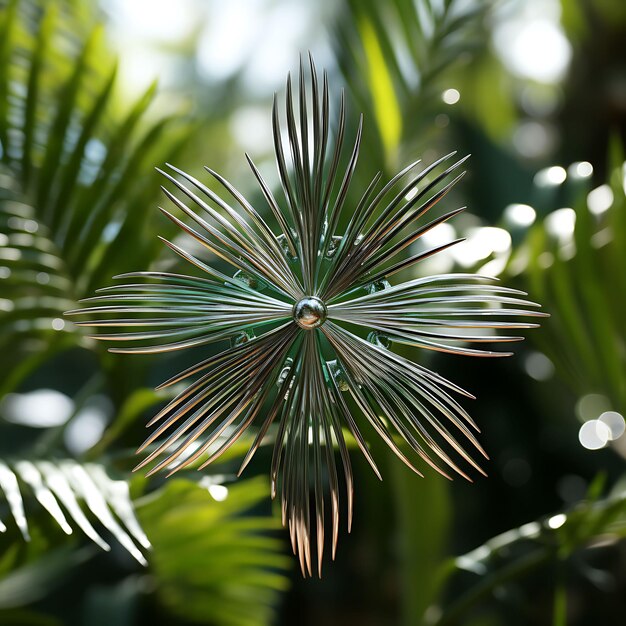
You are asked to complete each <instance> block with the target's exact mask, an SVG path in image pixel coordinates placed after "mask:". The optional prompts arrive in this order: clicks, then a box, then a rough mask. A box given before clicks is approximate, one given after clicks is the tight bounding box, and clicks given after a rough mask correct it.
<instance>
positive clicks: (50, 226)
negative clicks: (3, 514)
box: [0, 0, 187, 389]
mask: <svg viewBox="0 0 626 626" xmlns="http://www.w3.org/2000/svg"><path fill="white" fill-rule="evenodd" d="M67 11H68V7H66V5H65V3H63V2H47V3H45V5H43V6H42V7H41V8H39V6H38V4H37V3H33V2H28V1H26V0H23V1H19V0H14V1H11V2H9V3H8V6H7V7H6V8H5V10H3V11H2V13H0V32H2V34H3V36H2V38H1V39H2V43H1V44H0V58H1V59H2V62H1V63H0V244H1V245H2V247H1V248H0V275H1V276H2V278H3V287H4V288H3V291H2V300H1V301H0V305H1V306H0V336H1V337H2V339H1V341H0V345H1V347H2V349H3V350H5V351H6V352H7V353H9V354H11V360H10V363H9V369H10V371H11V372H12V376H11V378H10V380H9V381H3V382H4V384H3V387H4V388H5V389H6V388H7V387H9V384H10V385H15V384H16V383H17V382H18V380H19V378H20V377H22V376H23V375H24V374H25V373H26V371H27V370H28V369H29V368H32V367H34V366H35V365H36V364H37V363H40V362H41V361H42V360H43V354H44V353H45V354H46V355H49V354H50V353H52V352H54V351H55V350H58V349H61V348H63V347H65V346H67V345H71V344H72V343H74V344H75V343H76V342H78V341H80V335H79V334H76V333H75V331H74V329H73V328H71V327H66V326H65V325H64V324H63V322H62V321H61V316H62V312H63V311H64V310H66V309H67V307H68V303H70V302H75V301H76V300H78V299H79V298H80V297H81V296H82V295H83V294H85V293H87V292H89V291H90V290H91V289H92V288H93V285H94V284H96V283H98V282H100V281H101V280H102V278H103V276H106V275H108V272H109V271H110V269H111V268H112V267H116V265H119V262H120V258H128V257H129V256H130V257H132V258H135V259H136V260H137V261H138V262H142V263H150V262H151V261H152V260H153V259H154V257H155V254H156V249H155V242H156V238H155V239H151V238H150V237H142V238H140V239H139V240H138V239H137V238H136V236H135V235H136V233H137V232H138V231H142V232H144V231H146V229H147V230H150V228H151V223H152V220H153V217H152V216H153V214H152V212H151V211H150V210H147V209H149V207H150V206H151V203H152V200H153V198H154V193H153V190H152V187H151V186H150V185H146V184H145V183H144V182H143V181H142V176H143V175H144V174H145V172H146V171H150V170H151V164H152V163H153V162H154V160H155V159H156V160H160V158H161V155H163V154H168V155H170V156H171V155H175V154H176V153H177V150H178V149H179V148H180V147H181V145H182V141H183V138H184V136H185V135H186V133H187V130H186V129H185V128H183V125H180V124H177V123H176V121H175V119H174V118H166V119H157V120H156V121H152V122H150V123H147V122H145V121H144V118H145V113H146V110H147V108H148V107H149V105H150V103H151V101H152V100H153V97H154V87H150V88H149V89H148V90H147V91H146V93H145V94H144V95H142V96H141V97H140V98H139V99H138V100H137V102H136V103H135V104H134V105H132V106H130V107H129V108H128V110H126V111H125V110H124V109H123V108H122V109H120V108H119V106H118V105H117V103H116V101H115V89H114V87H115V75H116V64H115V61H114V59H112V58H111V57H110V55H109V54H108V53H107V52H106V50H105V48H104V45H103V43H102V41H101V40H102V36H101V28H100V27H99V26H96V27H95V28H94V29H93V30H92V31H91V33H88V34H87V36H86V37H85V38H84V41H83V38H82V37H80V36H76V35H75V34H73V33H71V31H68V29H67V27H66V22H67V20H68V16H67V14H66V13H67ZM83 30H84V29H83ZM60 50H63V54H61V53H60V52H59V51H60ZM22 86H23V88H22ZM9 388H10V387H9Z"/></svg>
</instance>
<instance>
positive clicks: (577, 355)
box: [505, 151, 626, 414]
mask: <svg viewBox="0 0 626 626" xmlns="http://www.w3.org/2000/svg"><path fill="white" fill-rule="evenodd" d="M577 165H578V164H576V163H574V164H572V166H571V167H570V168H568V172H567V175H566V176H565V178H564V180H563V181H562V182H561V183H558V184H555V183H553V182H550V177H549V176H546V173H547V170H546V171H543V172H539V173H538V174H537V176H536V177H535V189H534V196H535V201H534V202H533V204H534V206H535V208H536V210H537V213H538V214H539V216H540V217H539V219H537V220H536V222H535V223H534V224H533V225H532V226H531V227H529V228H527V229H526V230H525V232H522V233H520V234H519V241H518V244H517V245H516V246H515V248H514V250H513V252H512V254H511V257H510V259H509V262H508V265H507V268H506V270H505V272H506V273H507V274H508V275H509V276H511V277H513V278H514V279H518V278H521V279H522V280H523V281H524V282H523V285H524V286H527V287H528V288H530V289H532V290H533V292H534V293H537V294H538V296H539V297H540V298H541V299H542V301H543V302H545V303H546V305H547V306H549V307H550V310H551V312H552V314H553V317H552V319H551V320H550V322H549V323H548V324H546V326H545V329H544V330H543V332H542V333H541V334H540V335H539V336H538V337H536V338H535V339H536V342H537V346H538V348H539V349H540V350H541V351H542V352H543V353H545V354H546V355H547V356H548V357H549V359H550V360H551V361H552V362H553V363H554V364H555V366H556V369H557V373H558V374H559V376H561V377H562V378H563V380H565V381H566V382H567V383H568V384H569V386H570V387H571V389H572V390H574V392H575V393H577V394H580V395H584V394H587V393H600V394H603V395H604V396H605V397H606V398H607V399H608V403H609V404H610V405H611V406H612V408H613V410H615V411H618V412H620V413H621V414H624V413H625V411H626V359H625V358H624V350H623V346H624V345H625V343H626V337H625V335H624V324H623V320H624V318H625V316H626V297H625V296H624V293H625V290H626V278H625V277H624V275H623V273H622V272H615V268H617V267H623V266H624V263H625V262H626V255H625V253H624V250H625V249H626V239H625V233H626V221H625V220H626V218H625V216H626V193H625V191H624V186H623V180H622V177H623V168H624V162H623V155H622V154H619V153H618V151H616V154H615V156H614V158H613V159H612V166H611V173H610V176H609V179H608V180H607V181H606V183H605V184H604V185H602V186H601V187H599V190H600V191H599V193H600V194H601V195H602V194H603V195H604V196H605V197H607V196H608V198H609V203H608V205H606V203H604V204H603V208H604V209H605V210H604V211H603V212H601V213H598V212H597V211H596V212H595V213H594V212H592V211H591V210H590V206H589V205H588V203H587V197H588V195H589V192H590V191H591V178H590V176H589V175H588V174H587V175H585V176H581V175H579V174H578V173H577V172H578V167H577ZM563 195H564V196H566V197H568V198H569V201H570V202H571V207H572V208H558V207H560V206H561V204H560V203H561V197H562V196H563ZM590 197H591V198H593V197H594V196H590ZM596 197H597V192H596ZM591 202H592V204H593V200H592V201H591Z"/></svg>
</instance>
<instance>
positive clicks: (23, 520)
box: [0, 459, 150, 565]
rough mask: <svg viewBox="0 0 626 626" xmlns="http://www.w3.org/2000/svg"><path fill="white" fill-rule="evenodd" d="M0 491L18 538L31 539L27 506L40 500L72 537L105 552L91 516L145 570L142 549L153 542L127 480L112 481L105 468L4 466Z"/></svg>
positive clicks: (2, 523) (2, 526) (2, 527)
mask: <svg viewBox="0 0 626 626" xmlns="http://www.w3.org/2000/svg"><path fill="white" fill-rule="evenodd" d="M0 490H1V491H2V493H3V496H4V500H5V502H6V503H7V504H8V506H9V509H10V511H11V515H12V517H13V520H14V523H15V524H16V525H17V528H18V529H19V531H20V533H21V534H22V536H23V537H24V539H25V540H27V541H28V540H29V539H30V533H29V529H28V521H27V515H28V511H27V510H26V509H27V508H28V507H27V505H25V501H27V500H26V496H27V495H28V496H29V498H28V502H29V503H30V501H31V500H34V501H36V502H37V503H38V504H39V506H40V507H42V508H43V509H44V510H45V511H46V512H47V513H48V514H49V515H50V516H51V517H52V518H53V519H54V521H55V522H56V523H57V524H58V525H59V527H60V528H61V529H62V530H63V532H64V533H65V534H67V535H71V534H72V533H73V532H74V530H75V529H76V528H78V529H80V530H81V531H82V533H83V534H84V535H85V536H86V537H88V538H89V539H90V540H91V541H92V542H93V543H95V544H96V545H98V546H99V547H100V548H102V549H103V550H107V551H108V550H110V549H111V547H110V545H109V544H108V543H107V542H106V541H105V540H104V539H103V538H102V537H101V535H100V534H99V533H98V531H97V530H96V528H95V527H94V526H93V524H92V522H91V521H90V519H89V517H88V515H90V516H92V517H95V518H96V519H97V520H98V521H99V523H100V524H101V525H102V526H104V528H106V530H107V531H108V532H109V533H110V534H111V535H112V536H113V537H114V538H115V540H116V541H117V542H118V543H119V544H120V545H122V546H123V547H124V549H125V550H127V551H128V552H129V553H130V554H131V555H132V556H133V557H134V558H135V559H136V560H137V561H139V563H141V564H142V565H147V562H146V559H145V557H144V555H143V553H142V549H144V550H146V549H148V548H150V542H149V541H148V538H147V537H146V534H145V533H144V532H143V530H142V529H141V527H140V526H139V522H138V521H137V518H136V517H135V513H134V507H133V504H132V501H131V499H130V493H129V489H128V485H127V483H126V481H123V480H113V479H111V478H110V477H109V476H108V475H107V473H106V471H105V469H104V467H103V466H101V465H98V464H93V463H91V464H86V465H82V464H80V463H77V462H76V461H72V460H63V461H54V462H53V461H44V460H39V461H29V460H25V459H24V460H18V461H14V462H11V463H5V462H4V461H0ZM7 523H8V520H0V532H6V531H7V525H6V524H7Z"/></svg>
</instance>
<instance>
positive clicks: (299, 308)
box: [293, 296, 326, 330]
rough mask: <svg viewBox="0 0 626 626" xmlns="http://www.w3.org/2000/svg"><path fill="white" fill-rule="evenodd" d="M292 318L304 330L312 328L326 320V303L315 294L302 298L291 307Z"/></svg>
mask: <svg viewBox="0 0 626 626" xmlns="http://www.w3.org/2000/svg"><path fill="white" fill-rule="evenodd" d="M293 319H294V321H295V322H296V324H298V326H300V328H304V329H305V330H312V329H313V328H317V327H318V326H321V325H322V324H323V323H324V322H325V321H326V305H325V304H324V303H323V302H322V301H321V300H320V299H319V298H316V297H315V296H307V297H306V298H302V300H300V301H299V302H296V304H295V305H294V307H293Z"/></svg>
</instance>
